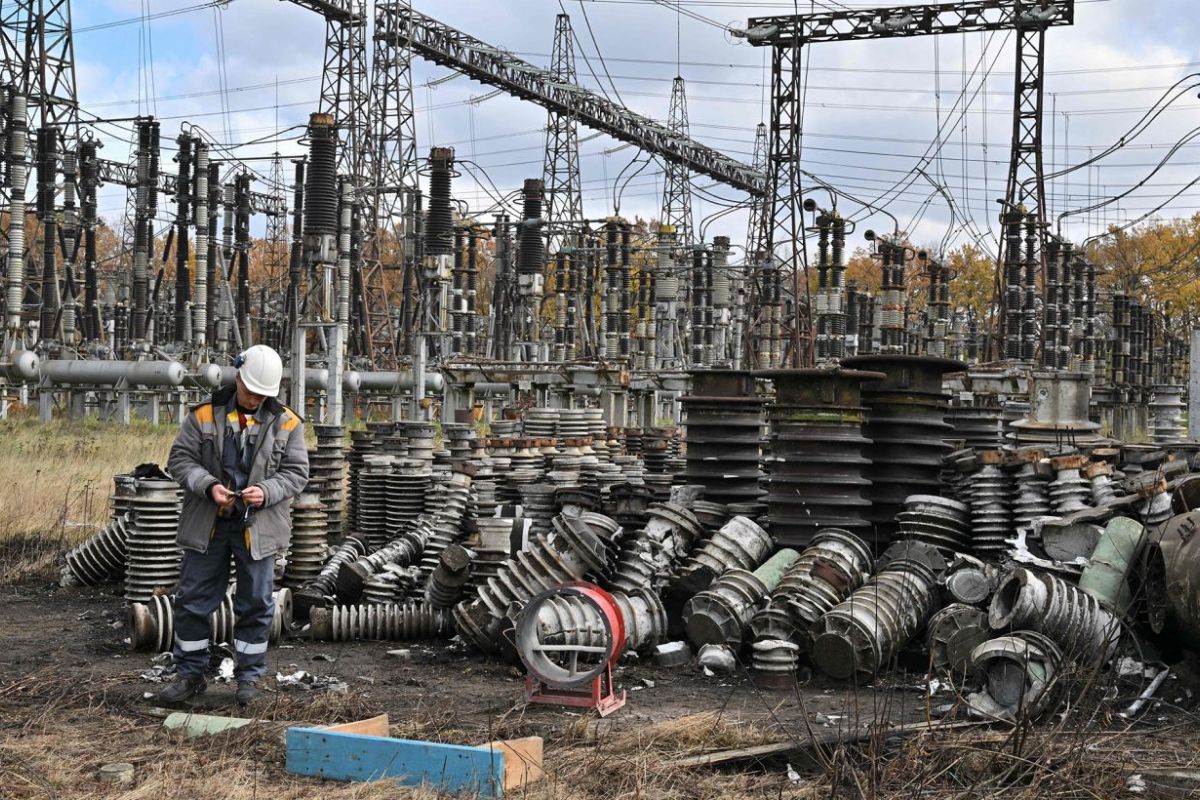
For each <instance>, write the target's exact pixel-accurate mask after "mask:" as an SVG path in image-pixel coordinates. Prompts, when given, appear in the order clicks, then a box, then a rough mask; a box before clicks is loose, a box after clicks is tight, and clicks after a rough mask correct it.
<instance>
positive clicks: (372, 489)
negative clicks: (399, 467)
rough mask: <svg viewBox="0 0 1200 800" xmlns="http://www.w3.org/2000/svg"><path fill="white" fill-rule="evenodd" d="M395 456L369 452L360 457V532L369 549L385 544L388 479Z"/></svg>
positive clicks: (358, 526)
mask: <svg viewBox="0 0 1200 800" xmlns="http://www.w3.org/2000/svg"><path fill="white" fill-rule="evenodd" d="M394 463H395V459H394V458H393V457H392V456H387V455H376V454H368V455H365V456H363V465H362V471H361V472H359V474H358V484H359V485H358V522H357V529H358V532H359V534H360V535H361V536H362V537H363V539H364V541H365V542H366V543H367V547H368V548H369V549H370V550H371V551H375V550H378V549H379V548H381V547H383V546H384V545H385V544H387V543H388V540H389V538H390V537H389V535H388V480H389V479H390V477H391V475H392V468H393V464H394Z"/></svg>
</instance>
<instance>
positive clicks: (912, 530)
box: [896, 494, 971, 558]
mask: <svg viewBox="0 0 1200 800" xmlns="http://www.w3.org/2000/svg"><path fill="white" fill-rule="evenodd" d="M896 520H897V522H898V523H899V524H900V532H899V537H900V539H902V540H911V541H918V542H925V543H926V544H931V545H933V546H934V547H936V548H937V549H938V550H939V551H941V553H942V555H944V556H946V557H947V558H952V557H953V556H954V554H955V553H965V552H969V551H970V549H971V509H970V508H969V507H968V506H967V505H966V504H965V503H959V502H957V501H955V500H947V499H946V498H944V497H938V496H937V495H929V494H914V495H911V496H910V497H909V498H908V499H907V500H905V501H904V510H903V511H901V512H900V513H899V514H897V515H896Z"/></svg>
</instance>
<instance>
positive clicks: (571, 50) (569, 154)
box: [542, 14, 583, 255]
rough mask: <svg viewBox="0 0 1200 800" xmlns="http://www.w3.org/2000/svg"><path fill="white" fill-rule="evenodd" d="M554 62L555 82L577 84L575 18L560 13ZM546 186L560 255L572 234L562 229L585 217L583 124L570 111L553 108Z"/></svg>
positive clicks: (552, 244)
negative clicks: (581, 170)
mask: <svg viewBox="0 0 1200 800" xmlns="http://www.w3.org/2000/svg"><path fill="white" fill-rule="evenodd" d="M552 53H553V57H552V58H551V61H550V75H551V79H552V80H553V81H555V82H556V83H559V84H562V85H575V35H574V33H573V32H572V31H571V18H570V16H568V15H566V14H559V15H558V16H557V17H555V19H554V49H553V51H552ZM542 177H543V180H544V181H545V184H546V225H547V227H548V228H549V229H550V250H549V253H550V254H551V255H552V254H554V253H557V252H558V251H559V249H560V248H561V247H562V246H563V244H564V243H566V242H568V241H569V240H570V234H569V232H567V231H566V230H565V229H564V228H562V227H561V225H562V223H563V222H566V221H568V220H579V219H582V218H583V195H582V193H581V190H580V178H579V124H578V123H577V122H576V120H575V115H574V114H573V113H571V112H570V111H565V112H564V111H562V110H558V109H553V108H552V109H550V111H549V113H548V114H547V115H546V155H545V164H544V166H543V169H542Z"/></svg>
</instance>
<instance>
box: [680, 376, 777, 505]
mask: <svg viewBox="0 0 1200 800" xmlns="http://www.w3.org/2000/svg"><path fill="white" fill-rule="evenodd" d="M680 402H681V403H682V404H683V409H684V412H685V413H686V414H687V466H686V468H685V470H684V477H685V478H686V480H687V482H688V483H692V484H698V485H700V486H703V487H704V496H705V497H706V498H707V499H708V500H710V501H712V502H714V503H722V504H724V503H752V502H755V501H756V500H758V499H759V498H760V497H761V496H762V489H761V488H760V487H759V479H760V477H761V474H762V473H761V470H760V469H759V443H758V442H759V433H760V431H761V429H762V405H763V403H762V400H761V399H760V398H759V397H757V395H756V393H755V381H754V376H753V375H752V374H750V373H749V372H738V371H733V370H704V371H697V372H693V373H692V394H691V395H689V396H687V397H683V398H680Z"/></svg>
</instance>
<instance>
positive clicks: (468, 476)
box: [421, 463, 475, 576]
mask: <svg viewBox="0 0 1200 800" xmlns="http://www.w3.org/2000/svg"><path fill="white" fill-rule="evenodd" d="M474 472H475V467H474V466H473V465H471V464H468V463H462V464H460V465H458V466H457V467H455V468H454V471H453V472H452V474H451V476H450V480H448V481H445V482H443V483H442V487H443V492H442V495H441V497H440V498H439V501H438V508H437V509H436V510H435V511H434V512H433V513H432V515H431V519H430V530H429V533H428V534H427V535H426V537H425V549H424V551H423V552H422V553H421V572H422V574H424V575H425V576H429V575H432V574H433V572H434V570H435V569H437V567H438V565H439V563H440V558H441V555H442V551H444V550H445V549H446V548H447V547H449V546H450V545H452V544H454V543H455V542H457V541H459V540H461V539H462V538H463V535H464V532H463V521H464V520H465V519H466V517H467V513H468V506H469V505H470V497H471V486H472V482H473V480H474Z"/></svg>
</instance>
